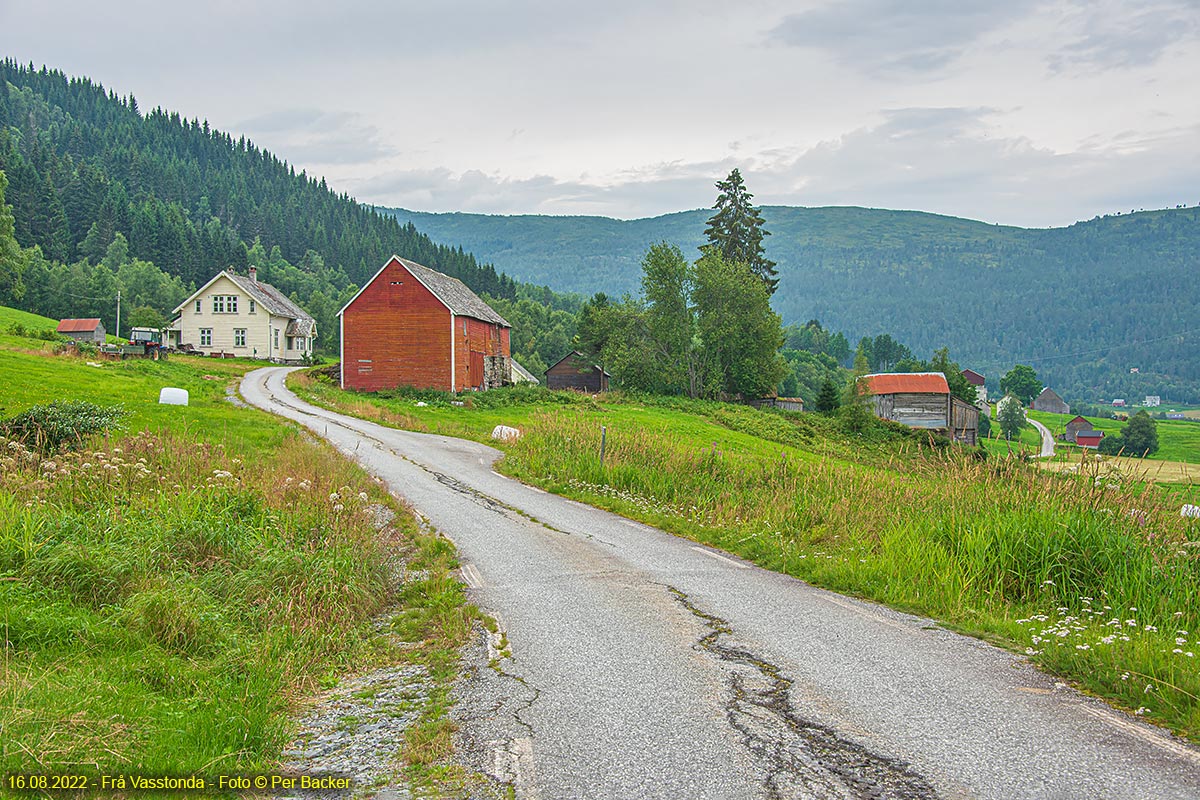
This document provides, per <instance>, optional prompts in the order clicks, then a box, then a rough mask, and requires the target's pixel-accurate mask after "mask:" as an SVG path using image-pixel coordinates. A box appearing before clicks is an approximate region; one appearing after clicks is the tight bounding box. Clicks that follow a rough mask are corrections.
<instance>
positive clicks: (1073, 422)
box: [1067, 416, 1092, 428]
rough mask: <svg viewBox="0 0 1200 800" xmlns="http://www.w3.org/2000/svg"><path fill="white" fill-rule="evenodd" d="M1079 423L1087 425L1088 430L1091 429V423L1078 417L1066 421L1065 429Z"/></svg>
mask: <svg viewBox="0 0 1200 800" xmlns="http://www.w3.org/2000/svg"><path fill="white" fill-rule="evenodd" d="M1079 422H1082V423H1083V424H1084V425H1087V426H1088V427H1089V428H1090V427H1092V423H1090V422H1088V421H1087V420H1086V419H1084V418H1083V417H1080V416H1076V417H1075V418H1074V419H1070V420H1067V427H1070V426H1071V425H1074V424H1076V423H1079Z"/></svg>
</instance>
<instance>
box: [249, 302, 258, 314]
mask: <svg viewBox="0 0 1200 800" xmlns="http://www.w3.org/2000/svg"><path fill="white" fill-rule="evenodd" d="M255 308H257V304H256V303H255V302H254V301H253V300H251V301H250V313H251V314H253V313H254V310H255Z"/></svg>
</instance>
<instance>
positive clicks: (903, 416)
mask: <svg viewBox="0 0 1200 800" xmlns="http://www.w3.org/2000/svg"><path fill="white" fill-rule="evenodd" d="M949 398H950V395H946V394H910V393H902V394H879V395H875V416H877V417H880V418H881V419H890V420H892V421H893V422H899V423H900V424H901V425H907V426H909V427H910V428H935V429H936V428H946V427H947V426H948V425H949V422H950V420H949V412H950V402H949Z"/></svg>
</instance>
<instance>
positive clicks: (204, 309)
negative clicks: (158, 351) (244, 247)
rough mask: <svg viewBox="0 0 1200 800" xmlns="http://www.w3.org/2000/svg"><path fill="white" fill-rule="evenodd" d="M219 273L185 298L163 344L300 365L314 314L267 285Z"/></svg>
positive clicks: (253, 274)
mask: <svg viewBox="0 0 1200 800" xmlns="http://www.w3.org/2000/svg"><path fill="white" fill-rule="evenodd" d="M249 273H250V274H249V275H237V274H235V273H234V272H231V271H230V270H221V272H219V273H217V275H216V276H215V277H213V279H212V280H210V281H209V282H208V283H206V284H204V285H203V286H201V287H200V288H199V289H198V290H197V291H196V292H195V293H194V294H192V296H191V297H189V298H188V299H187V300H184V301H183V302H182V303H181V304H180V305H179V307H178V308H176V309H175V313H176V314H178V315H179V316H178V318H176V319H175V321H174V322H172V323H171V327H170V328H169V329H168V330H167V343H168V344H169V345H172V346H175V347H183V348H185V349H186V348H188V346H190V347H191V348H192V349H194V350H196V351H199V352H201V353H226V354H229V355H235V356H244V357H246V358H260V359H263V360H266V361H277V362H296V363H298V362H300V361H302V360H303V359H304V358H305V357H306V356H308V355H310V354H311V353H312V349H313V341H314V340H315V339H316V338H317V325H316V322H315V321H314V320H313V318H312V316H311V315H309V313H308V312H307V311H305V310H304V309H302V308H300V306H298V305H296V304H295V303H293V302H292V301H291V300H290V299H288V297H287V295H285V294H284V293H283V292H281V291H279V290H278V289H276V288H275V287H274V286H272V285H271V284H269V283H262V282H261V281H259V280H258V270H257V269H256V268H255V267H250V270H249Z"/></svg>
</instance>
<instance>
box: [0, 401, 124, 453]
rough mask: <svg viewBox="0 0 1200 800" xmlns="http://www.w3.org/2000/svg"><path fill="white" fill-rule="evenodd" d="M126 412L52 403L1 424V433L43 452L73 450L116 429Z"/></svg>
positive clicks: (83, 403)
mask: <svg viewBox="0 0 1200 800" xmlns="http://www.w3.org/2000/svg"><path fill="white" fill-rule="evenodd" d="M125 415H126V412H125V410H124V409H123V408H121V407H120V406H98V405H96V404H95V403H89V402H87V401H85V400H66V401H62V400H55V401H54V402H52V403H47V404H45V405H36V406H32V407H30V408H29V409H28V410H27V411H24V412H22V413H20V414H18V415H16V416H15V417H12V418H10V419H7V420H5V421H4V422H2V423H0V433H3V434H4V435H5V436H7V437H9V438H11V439H16V440H17V441H20V442H21V443H23V444H24V445H25V446H26V447H29V448H32V449H36V450H39V451H41V452H42V453H53V452H57V451H59V450H63V449H74V448H76V447H78V446H79V445H80V444H81V443H82V442H83V440H84V439H85V438H86V437H88V436H91V435H92V434H95V433H107V432H108V431H111V430H119V429H120V428H121V427H122V426H121V419H122V418H123V417H125Z"/></svg>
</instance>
